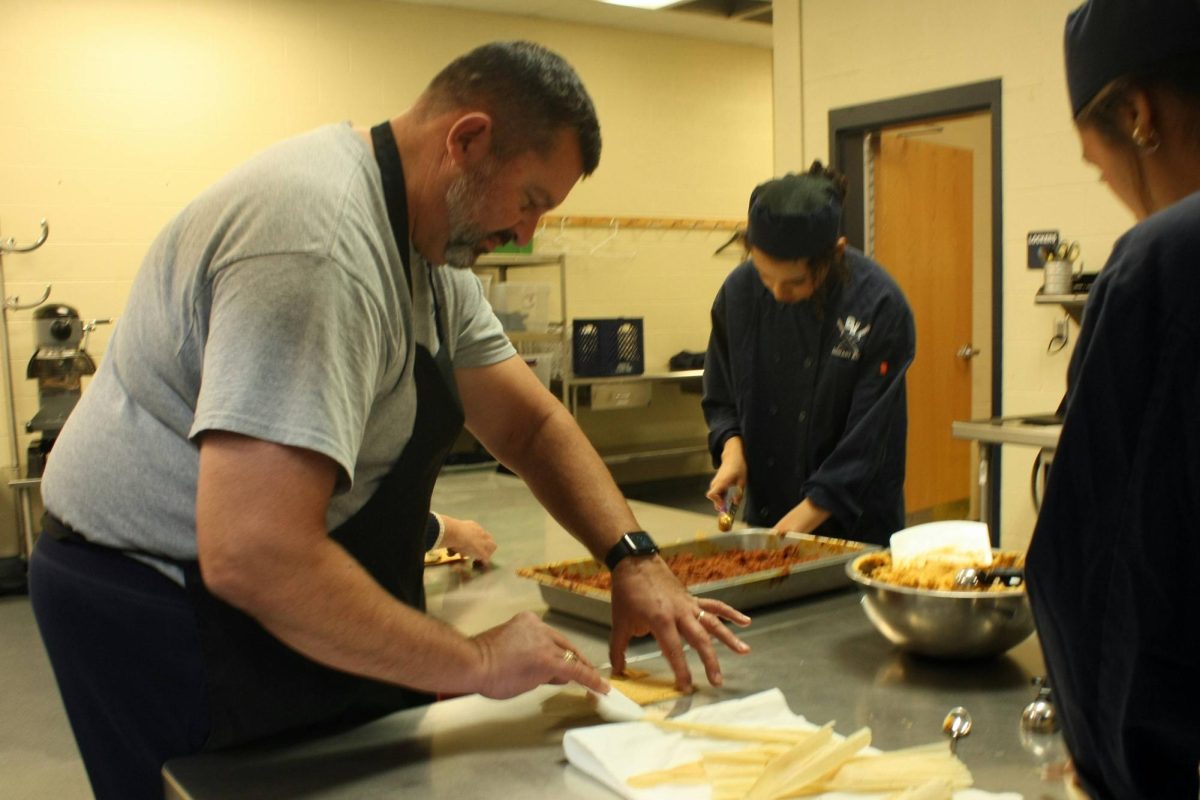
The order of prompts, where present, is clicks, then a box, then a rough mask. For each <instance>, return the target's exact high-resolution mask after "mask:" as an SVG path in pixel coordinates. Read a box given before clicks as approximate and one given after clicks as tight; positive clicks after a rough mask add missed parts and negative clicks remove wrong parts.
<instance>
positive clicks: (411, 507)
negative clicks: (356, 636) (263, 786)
mask: <svg viewBox="0 0 1200 800" xmlns="http://www.w3.org/2000/svg"><path fill="white" fill-rule="evenodd" d="M371 138H372V141H373V143H374V148H375V158H376V160H377V161H378V163H379V169H380V172H381V174H382V178H383V191H384V199H385V201H386V203H387V211H388V219H389V220H390V222H391V226H392V233H393V235H394V236H395V239H396V246H397V248H398V249H399V252H400V257H401V259H402V260H403V263H404V270H405V275H406V277H407V279H408V284H409V288H410V290H411V288H412V285H413V281H412V271H411V266H410V264H409V239H408V204H407V199H406V196H405V187H404V172H403V169H402V167H401V164H400V157H399V152H398V151H397V149H396V140H395V138H394V137H393V135H392V132H391V128H390V126H389V125H388V123H386V122H385V123H383V124H381V125H378V126H376V127H375V128H373V129H372V130H371ZM431 285H432V284H431ZM431 293H432V288H431ZM433 304H434V315H435V322H436V327H437V335H438V340H439V342H440V343H441V344H440V346H439V348H438V356H437V357H436V358H434V357H433V356H431V355H430V353H429V350H428V349H426V348H425V347H422V346H421V345H419V344H418V345H417V347H416V363H415V365H414V370H413V377H414V380H415V381H416V389H417V392H416V394H417V413H416V419H415V420H414V422H413V432H412V438H411V439H410V440H409V442H408V444H407V445H406V446H405V448H404V451H403V452H402V453H401V454H400V458H399V459H398V460H397V461H396V463H395V464H394V465H393V467H392V469H391V471H390V472H389V473H388V474H387V475H386V476H385V477H384V479H383V481H382V482H381V483H380V484H379V488H378V489H377V490H376V491H375V493H374V494H373V495H372V496H371V499H370V500H368V501H367V503H366V505H364V506H363V507H362V508H361V509H360V510H359V511H358V512H357V513H356V514H354V516H352V517H351V518H350V519H348V520H346V521H345V522H344V523H343V524H342V525H340V526H339V527H338V528H337V529H336V530H334V531H332V532H331V533H330V536H331V537H332V538H333V539H334V540H335V541H336V542H338V543H339V544H341V545H342V547H344V548H345V549H346V550H347V551H348V552H349V553H350V555H351V556H353V557H354V558H355V559H356V560H357V561H358V562H359V563H360V564H361V565H362V566H363V567H364V568H365V569H366V570H367V572H369V573H370V574H371V576H372V577H373V578H374V579H375V580H376V581H377V582H378V583H379V584H380V585H381V586H383V587H384V588H385V589H386V590H387V591H388V592H390V593H391V594H392V595H394V596H395V597H396V598H397V599H398V600H400V601H401V602H403V603H405V604H407V605H409V606H411V607H413V608H415V609H417V610H418V611H424V610H425V587H424V583H423V573H424V555H425V536H424V531H425V522H426V519H427V517H428V516H429V503H430V497H431V496H432V494H433V485H434V481H435V480H436V479H437V476H438V472H439V471H440V470H441V466H442V462H443V461H444V460H445V457H446V454H447V453H448V452H449V451H450V447H451V445H452V444H453V443H454V441H455V439H456V438H457V437H458V434H459V431H461V430H462V425H463V413H462V404H461V402H460V401H459V398H458V393H457V391H456V389H455V384H454V377H453V374H452V371H451V368H450V361H449V357H448V356H447V355H446V353H447V349H446V346H445V341H446V340H445V337H444V335H443V331H442V321H441V312H440V309H439V308H438V303H437V297H436V294H433ZM181 566H183V568H184V575H185V577H186V584H187V590H188V595H189V597H190V598H191V600H192V604H193V606H194V607H195V610H196V618H197V624H198V626H199V629H200V641H201V646H202V648H203V651H204V660H205V669H206V672H207V680H208V687H207V689H208V701H209V707H210V709H211V716H212V728H211V732H210V734H209V738H208V741H207V742H206V743H205V749H214V748H219V747H225V746H229V745H233V744H240V743H243V742H248V741H251V740H254V739H259V738H262V737H265V736H270V735H272V734H276V733H280V732H283V731H293V730H297V729H301V728H306V727H309V726H313V725H325V724H334V725H337V724H351V723H355V722H362V721H366V720H369V719H373V718H376V717H379V716H382V715H384V714H387V713H391V712H392V711H396V710H399V709H402V708H409V707H412V706H416V705H421V704H424V703H428V702H430V701H431V700H432V699H433V698H432V696H430V695H428V694H425V693H422V692H418V691H415V690H412V689H407V688H405V687H402V686H396V685H392V684H386V683H382V682H379V681H374V680H370V679H367V678H362V677H359V676H356V675H351V674H349V673H345V672H341V671H338V670H335V669H330V668H329V667H326V666H323V665H321V664H318V663H316V662H314V661H311V660H309V659H308V658H305V657H304V656H302V655H300V654H299V653H297V652H296V651H295V650H292V649H291V648H289V647H288V646H287V645H285V644H283V643H282V642H280V641H279V640H278V639H276V638H275V637H274V636H272V635H271V634H270V633H268V632H267V631H266V630H265V629H264V628H263V627H262V626H261V625H259V623H258V622H256V621H255V620H254V619H253V618H251V617H250V616H248V615H247V614H245V613H243V612H241V611H239V610H237V609H236V608H234V607H233V606H230V605H229V604H227V603H225V602H224V601H222V600H220V599H218V598H217V597H215V596H213V595H212V594H211V593H210V592H209V591H208V589H207V588H206V587H205V585H204V582H203V580H202V579H201V576H200V569H199V565H198V563H197V562H194V561H193V562H188V563H185V564H182V565H181ZM312 591H314V592H322V591H325V587H323V586H319V585H314V586H313V587H312Z"/></svg>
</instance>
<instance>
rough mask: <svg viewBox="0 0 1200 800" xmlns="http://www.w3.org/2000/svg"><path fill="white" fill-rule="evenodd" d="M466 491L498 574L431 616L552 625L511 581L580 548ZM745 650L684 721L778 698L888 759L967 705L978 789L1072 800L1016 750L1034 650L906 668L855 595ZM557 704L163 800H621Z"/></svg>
mask: <svg viewBox="0 0 1200 800" xmlns="http://www.w3.org/2000/svg"><path fill="white" fill-rule="evenodd" d="M460 478H461V479H460ZM455 479H456V480H455V481H452V482H450V481H447V482H443V484H440V485H439V492H438V494H437V495H436V496H435V507H436V508H438V509H439V510H441V511H445V512H446V513H449V514H452V515H453V514H462V515H469V516H472V517H473V518H475V519H478V520H479V521H480V522H481V523H482V524H484V525H485V527H488V528H489V529H491V530H492V531H493V532H495V533H496V534H497V537H498V538H499V540H500V546H501V549H500V551H498V555H499V563H500V566H498V567H497V568H496V569H494V570H493V571H491V572H487V573H483V574H478V573H471V572H468V571H465V570H462V569H460V568H447V567H438V568H436V569H435V570H431V571H430V573H429V574H428V576H427V586H428V589H429V592H430V598H429V600H430V603H429V605H430V611H431V613H433V614H435V615H437V616H439V617H441V618H443V619H446V620H447V621H449V622H451V623H453V624H455V625H456V626H458V627H459V628H460V629H463V630H465V631H467V632H471V633H473V632H477V631H480V630H483V629H484V628H486V627H489V626H490V625H493V624H496V623H498V622H500V621H503V620H505V619H507V618H508V617H510V616H511V615H512V614H513V613H515V612H516V611H519V610H523V609H534V610H542V611H545V606H544V605H543V604H542V603H541V600H540V596H539V594H538V590H537V587H536V585H535V584H534V583H533V581H529V580H526V579H523V578H518V577H517V576H516V575H515V574H514V570H515V568H516V567H518V566H522V565H525V564H532V563H539V562H543V561H548V560H555V559H564V558H572V557H578V556H579V555H580V554H581V549H580V546H579V545H578V544H577V543H575V542H574V540H572V539H570V538H569V537H568V536H567V535H566V534H565V533H564V532H563V531H562V530H561V528H559V527H558V526H557V525H556V524H555V523H553V522H552V521H551V520H549V518H548V517H547V516H546V515H545V514H544V512H541V511H540V508H539V507H538V506H537V505H536V503H535V502H534V501H533V499H532V497H531V496H529V493H528V490H526V489H525V488H524V486H523V485H522V484H521V483H520V481H518V480H517V479H515V478H511V477H504V476H497V475H492V474H487V475H481V474H470V475H467V476H457V475H456V476H455ZM485 498H486V499H485ZM632 505H633V506H634V510H635V512H636V513H637V514H638V518H639V520H640V521H641V522H642V524H643V525H644V526H645V527H647V528H648V529H649V530H651V531H654V532H655V533H656V534H657V536H658V538H659V539H660V540H661V541H664V542H665V541H669V540H671V539H679V538H690V537H692V536H694V535H695V534H696V533H699V532H710V533H715V531H716V526H715V516H708V515H701V514H694V513H690V512H684V511H677V510H673V509H665V508H661V507H656V506H650V505H648V504H644V503H633V504H632ZM472 507H473V509H474V510H472ZM518 530H519V531H521V533H520V534H513V533H510V532H512V531H518ZM546 620H547V621H548V622H549V623H550V624H552V625H554V626H555V627H558V628H559V629H561V630H562V631H564V632H565V633H566V634H567V635H568V636H569V637H571V638H572V640H574V641H575V642H576V644H577V645H579V646H580V649H581V650H582V652H583V653H584V655H586V656H587V657H588V658H590V659H592V660H593V662H595V663H605V662H607V652H608V638H607V637H608V630H607V628H604V627H601V626H598V625H594V624H591V623H586V622H582V621H578V620H575V619H572V618H569V617H565V616H560V615H557V614H552V613H548V612H547V616H546ZM742 635H743V636H744V638H745V639H746V640H747V641H748V642H749V643H750V644H751V646H752V647H753V648H754V652H753V653H751V654H750V655H748V656H744V657H735V656H734V655H732V654H731V653H724V652H723V653H722V667H723V669H724V674H725V686H724V687H723V688H722V689H719V690H714V689H712V688H711V687H707V684H706V683H705V682H704V680H703V672H702V670H701V668H700V665H699V662H698V661H697V660H696V658H695V655H694V654H691V655H690V661H691V664H692V670H693V674H694V675H696V677H697V685H703V686H705V687H706V688H704V689H703V690H701V691H700V692H698V693H697V694H696V695H694V696H693V697H691V698H686V699H684V700H683V701H680V703H681V706H685V705H687V704H689V703H708V702H715V701H718V700H722V699H728V698H732V697H740V696H744V695H747V694H751V693H753V692H757V691H761V690H764V689H769V688H772V687H776V686H777V687H779V688H780V689H782V690H783V692H784V694H785V696H786V697H787V699H788V702H789V704H790V706H791V708H792V710H793V711H794V712H796V713H799V714H804V715H805V716H806V717H807V718H808V719H809V720H810V721H812V722H815V723H818V724H820V723H823V722H826V721H829V720H837V725H836V728H837V730H838V731H839V732H840V733H849V732H850V731H852V730H854V729H856V728H858V727H860V726H863V725H868V726H870V727H871V729H872V731H873V732H874V743H875V744H876V745H877V746H879V747H881V748H884V749H893V748H897V747H902V746H906V745H913V744H922V743H927V742H930V741H935V740H937V739H940V738H942V734H941V723H942V719H943V717H944V716H945V714H946V712H947V711H948V710H949V709H950V708H951V707H953V706H956V705H962V706H965V707H966V708H967V709H968V710H969V711H970V712H971V714H972V715H973V717H974V720H975V728H974V730H973V731H972V733H971V735H970V736H969V737H968V738H966V739H963V740H962V741H961V743H960V745H959V754H960V756H961V757H962V759H963V760H964V761H965V762H966V763H967V765H968V766H969V767H970V768H971V770H972V772H973V773H974V775H975V780H976V785H977V786H978V787H979V788H982V789H987V790H992V791H1002V790H1011V791H1019V792H1021V793H1022V794H1024V796H1025V797H1026V798H1027V799H1028V800H1032V799H1033V798H1038V799H1039V800H1041V799H1042V798H1064V797H1065V796H1066V795H1065V792H1064V791H1063V788H1062V785H1061V783H1059V782H1057V781H1050V782H1047V781H1044V780H1043V779H1042V778H1041V774H1042V767H1043V765H1045V764H1052V763H1056V762H1058V761H1061V759H1062V755H1063V754H1062V745H1061V741H1060V740H1059V737H1058V736H1053V737H1049V738H1048V739H1047V740H1046V741H1044V742H1042V744H1043V745H1044V746H1046V747H1047V748H1048V749H1047V751H1046V752H1045V753H1043V754H1042V755H1041V756H1036V755H1034V754H1033V753H1031V752H1030V751H1027V750H1026V749H1024V748H1023V747H1022V745H1021V741H1020V737H1019V720H1020V715H1021V710H1022V709H1023V708H1024V706H1025V704H1026V703H1028V702H1029V701H1030V700H1032V699H1033V696H1034V694H1035V691H1034V688H1033V687H1032V686H1031V685H1030V680H1031V678H1032V677H1033V676H1034V675H1040V674H1042V662H1041V655H1040V651H1039V650H1038V647H1037V644H1036V641H1035V640H1033V639H1030V640H1027V641H1026V642H1025V643H1023V644H1021V645H1019V646H1018V647H1017V648H1015V649H1014V650H1013V651H1011V652H1010V653H1009V654H1008V655H1007V656H1005V657H1002V658H999V659H994V660H990V661H982V662H967V663H953V662H938V661H930V660H925V659H920V658H914V657H910V656H906V655H903V654H901V653H899V652H898V651H896V650H895V649H894V648H893V647H892V645H891V644H889V643H888V642H887V641H886V640H884V638H883V637H882V636H880V635H879V634H878V633H877V632H876V631H875V629H874V628H872V627H871V625H870V623H869V622H868V621H867V619H866V617H865V615H864V614H863V612H862V610H861V609H860V608H859V605H858V595H857V593H856V592H855V591H853V590H851V589H847V590H846V591H839V592H834V593H831V594H826V595H822V596H819V597H816V598H812V599H809V600H801V601H798V602H793V603H788V604H783V605H780V606H776V607H772V608H769V609H760V610H759V611H758V612H757V613H756V614H755V615H754V624H753V625H752V626H751V627H750V628H749V629H747V630H745V631H743V632H742ZM657 653H658V650H657V647H656V646H655V644H654V643H653V642H652V641H650V640H644V641H639V642H636V643H635V644H634V646H633V647H632V648H631V650H630V655H631V657H632V659H633V660H634V661H635V662H636V663H637V664H638V666H640V667H641V668H643V669H649V670H651V671H652V672H655V673H658V672H662V671H665V670H666V669H667V667H666V664H665V662H663V661H662V659H661V657H660V656H658V655H657ZM559 691H561V689H559V688H558V687H542V688H541V689H538V690H536V691H534V692H530V693H528V694H526V695H523V696H522V697H519V698H515V699H513V700H508V701H503V702H499V701H492V700H486V699H483V698H480V697H478V696H469V697H462V698H457V699H454V700H446V701H442V702H438V703H434V704H433V705H431V706H429V707H427V708H421V709H412V710H409V711H403V712H400V713H397V714H393V715H391V716H389V717H386V718H384V719H381V720H378V721H376V722H373V723H370V724H368V725H365V726H362V727H360V728H356V729H354V730H351V731H348V732H343V733H340V734H334V735H329V736H326V737H324V738H318V739H314V740H310V741H307V742H303V743H291V744H282V745H276V746H272V747H254V748H243V749H240V750H234V751H226V752H222V753H212V754H205V755H200V756H192V757H189V758H183V759H177V760H175V761H172V762H170V763H169V764H168V765H167V767H166V768H165V769H164V778H165V781H166V784H167V797H168V798H179V799H182V798H189V799H194V800H207V799H208V798H222V800H234V799H236V798H263V797H304V798H331V799H335V798H336V799H341V798H356V799H357V798H369V797H405V798H409V797H419V798H455V799H456V800H457V799H458V798H464V797H504V798H564V797H578V798H584V800H587V798H596V800H600V799H601V798H612V797H614V795H613V794H611V793H610V792H609V791H608V790H607V789H605V788H603V787H602V786H600V785H599V784H597V783H595V782H593V781H592V780H591V779H590V778H588V777H587V776H585V775H583V774H582V773H580V772H578V771H576V770H575V769H574V768H572V767H569V766H568V765H567V764H566V763H565V760H564V756H563V753H562V747H561V740H562V734H563V731H564V730H565V729H566V727H569V726H571V725H586V724H597V723H598V720H596V719H595V718H594V717H574V718H572V719H569V720H561V719H556V718H554V717H552V716H549V715H546V714H544V713H542V710H541V703H542V702H543V701H544V700H546V699H547V698H548V697H551V696H553V695H554V694H556V693H558V692H559Z"/></svg>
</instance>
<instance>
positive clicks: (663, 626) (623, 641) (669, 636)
mask: <svg viewBox="0 0 1200 800" xmlns="http://www.w3.org/2000/svg"><path fill="white" fill-rule="evenodd" d="M612 601H613V611H612V615H613V629H612V639H611V640H610V643H609V653H608V655H609V660H610V661H611V663H612V669H613V674H620V673H622V672H624V670H625V648H626V647H627V646H628V645H629V640H630V639H631V638H633V637H634V636H644V635H646V634H647V633H649V634H652V635H653V636H654V638H655V639H657V640H658V646H659V647H660V648H662V652H663V656H664V657H665V658H666V659H667V662H668V663H670V665H671V669H672V671H674V673H675V686H676V687H677V688H678V689H680V690H681V691H691V688H692V673H691V671H690V670H689V669H688V666H687V658H686V656H685V655H684V653H683V643H684V642H687V643H688V644H690V645H691V646H692V647H693V648H694V649H695V651H696V652H697V653H698V654H699V656H700V660H701V662H703V664H704V671H705V673H706V674H707V675H708V682H709V683H711V684H712V685H713V686H720V685H721V682H722V676H721V664H720V661H718V659H717V652H716V649H715V648H714V647H713V644H712V638H713V637H714V636H715V637H716V638H717V639H719V640H720V641H721V642H722V643H723V644H724V645H725V646H726V647H728V648H729V649H730V650H732V651H733V652H735V653H737V654H739V655H744V654H746V653H749V652H750V645H748V644H746V643H745V642H743V641H742V640H741V639H739V638H738V637H737V636H735V635H734V633H733V631H731V630H730V629H729V628H727V627H726V626H725V624H724V623H723V622H722V620H729V621H730V622H732V623H734V624H735V625H739V626H741V627H743V628H744V627H746V626H747V625H749V624H750V618H749V617H748V616H746V615H745V614H743V613H742V612H740V611H738V610H737V609H736V608H733V607H732V606H730V605H728V604H726V603H722V602H721V601H719V600H706V599H700V598H697V597H695V596H693V595H691V594H689V593H688V591H687V589H685V588H684V586H683V584H682V583H680V582H679V579H678V578H676V577H675V575H674V574H673V573H672V572H671V570H670V568H669V567H668V566H667V564H666V562H665V561H663V560H662V559H661V558H660V557H658V556H630V557H628V558H626V559H624V560H623V561H621V563H619V564H617V568H616V569H615V570H613V587H612Z"/></svg>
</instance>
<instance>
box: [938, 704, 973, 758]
mask: <svg viewBox="0 0 1200 800" xmlns="http://www.w3.org/2000/svg"><path fill="white" fill-rule="evenodd" d="M973 724H974V723H973V722H972V720H971V714H970V712H969V711H967V710H966V709H965V708H963V707H962V706H955V707H954V708H952V709H950V713H949V714H947V715H946V719H945V720H943V721H942V733H944V734H946V735H947V736H949V737H950V755H954V754H955V753H956V752H957V751H958V740H959V739H961V738H963V737H964V736H967V735H968V734H970V733H971V727H972V726H973Z"/></svg>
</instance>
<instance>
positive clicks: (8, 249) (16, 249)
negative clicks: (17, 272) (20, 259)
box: [0, 219, 50, 253]
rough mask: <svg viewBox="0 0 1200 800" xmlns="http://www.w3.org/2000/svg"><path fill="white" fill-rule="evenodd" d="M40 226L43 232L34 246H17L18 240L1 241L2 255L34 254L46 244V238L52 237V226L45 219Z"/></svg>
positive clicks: (0, 249) (0, 250) (0, 251)
mask: <svg viewBox="0 0 1200 800" xmlns="http://www.w3.org/2000/svg"><path fill="white" fill-rule="evenodd" d="M38 224H39V225H41V226H42V232H41V233H40V234H39V235H38V238H37V240H36V241H35V242H34V243H33V244H17V240H16V239H13V238H11V237H10V238H8V239H5V240H4V241H0V253H32V252H33V251H34V250H37V249H38V248H39V247H41V246H42V245H43V244H45V243H46V237H47V236H49V235H50V226H49V225H47V224H46V220H44V219H43V220H42V221H41V222H40V223H38Z"/></svg>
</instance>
